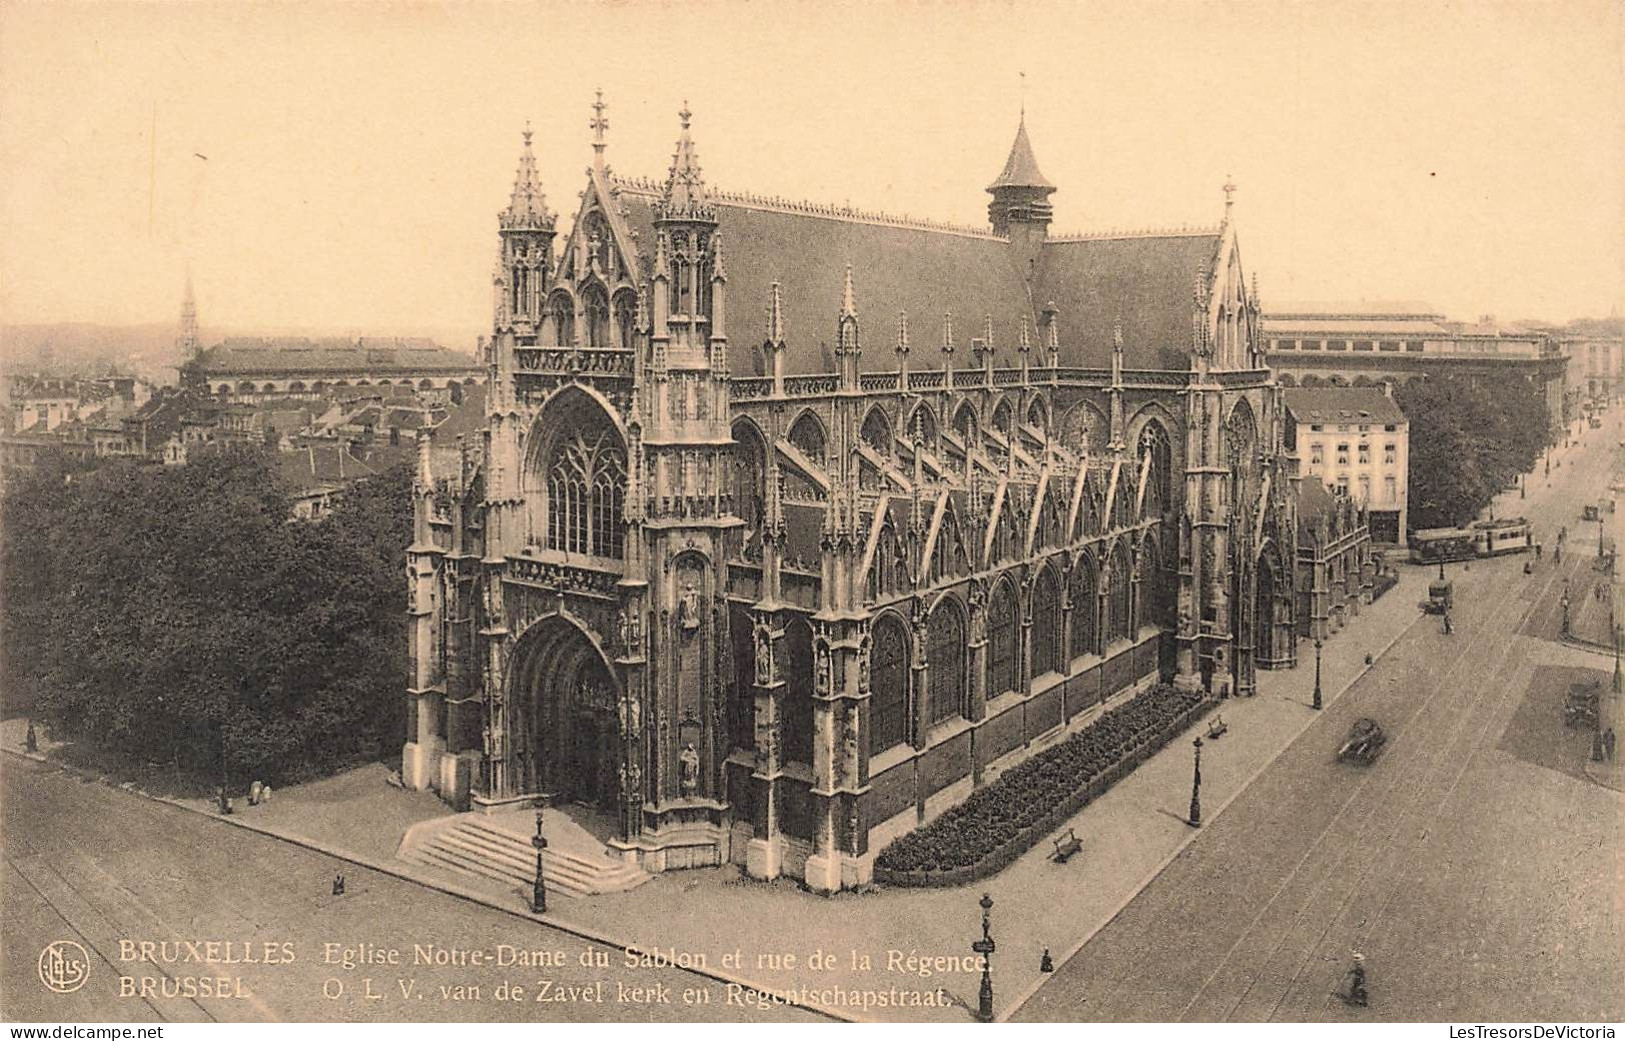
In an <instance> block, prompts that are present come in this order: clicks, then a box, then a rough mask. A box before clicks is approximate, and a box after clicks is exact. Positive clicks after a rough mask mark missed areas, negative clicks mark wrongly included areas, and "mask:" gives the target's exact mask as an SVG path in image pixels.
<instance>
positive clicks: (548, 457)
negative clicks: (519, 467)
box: [526, 395, 627, 558]
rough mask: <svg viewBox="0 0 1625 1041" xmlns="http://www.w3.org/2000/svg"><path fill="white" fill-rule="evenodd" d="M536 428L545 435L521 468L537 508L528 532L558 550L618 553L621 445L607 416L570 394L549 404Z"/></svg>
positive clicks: (621, 503)
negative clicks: (531, 458) (527, 465)
mask: <svg viewBox="0 0 1625 1041" xmlns="http://www.w3.org/2000/svg"><path fill="white" fill-rule="evenodd" d="M537 429H538V430H539V431H544V432H545V433H544V434H543V435H542V436H544V437H546V440H544V441H543V442H542V443H541V445H540V447H539V448H538V450H537V451H538V453H539V454H538V456H537V457H535V462H534V463H533V464H531V468H529V469H528V470H527V473H528V474H530V475H531V476H529V477H527V478H526V480H527V481H528V482H531V483H530V484H529V487H528V489H527V490H528V491H529V492H530V493H531V495H532V502H533V503H534V504H535V506H536V508H537V509H538V510H539V511H542V512H538V513H536V514H533V515H532V522H533V527H532V532H533V536H532V537H533V538H535V539H536V540H537V541H540V542H543V543H544V544H545V545H546V547H547V548H548V549H554V550H558V551H560V552H563V553H581V554H585V555H587V556H595V557H612V558H619V557H621V556H622V555H623V554H624V552H625V537H626V536H625V529H624V528H623V527H622V524H621V520H622V515H623V512H624V507H625V496H626V479H627V477H626V449H625V447H624V446H623V445H622V444H621V440H620V435H619V434H618V433H617V432H616V430H615V428H614V426H613V425H612V424H611V423H610V421H609V418H608V417H607V416H606V415H605V414H604V412H603V410H602V409H601V408H599V407H598V405H597V404H596V403H594V402H592V401H590V400H588V399H587V398H586V397H585V396H584V395H575V396H570V397H567V398H565V399H561V400H559V401H557V402H556V403H555V404H554V405H552V406H550V407H549V409H548V410H547V411H546V412H545V413H544V415H543V417H542V418H541V419H539V420H538V423H537ZM549 435H550V436H549ZM544 490H545V495H543V494H541V493H542V492H543V491H544ZM544 515H545V524H544V523H543V516H544Z"/></svg>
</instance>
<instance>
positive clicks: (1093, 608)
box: [1072, 553, 1100, 658]
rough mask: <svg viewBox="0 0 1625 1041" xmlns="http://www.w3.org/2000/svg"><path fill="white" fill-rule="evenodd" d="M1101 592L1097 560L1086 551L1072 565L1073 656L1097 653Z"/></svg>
mask: <svg viewBox="0 0 1625 1041" xmlns="http://www.w3.org/2000/svg"><path fill="white" fill-rule="evenodd" d="M1099 592H1100V586H1099V576H1098V575H1096V573H1095V560H1094V558H1093V557H1092V556H1090V555H1089V554H1087V553H1085V554H1084V555H1083V556H1081V557H1079V558H1078V562H1077V563H1076V564H1074V565H1073V567H1072V656H1073V657H1074V658H1081V657H1083V656H1084V655H1086V654H1094V653H1095V615H1096V613H1097V612H1098V611H1099V610H1100V605H1099V603H1097V600H1098V594H1099Z"/></svg>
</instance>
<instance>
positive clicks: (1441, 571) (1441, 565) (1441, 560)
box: [1439, 557, 1444, 582]
mask: <svg viewBox="0 0 1625 1041" xmlns="http://www.w3.org/2000/svg"><path fill="white" fill-rule="evenodd" d="M1439 581H1441V582H1443V581H1444V558H1443V557H1440V558H1439Z"/></svg>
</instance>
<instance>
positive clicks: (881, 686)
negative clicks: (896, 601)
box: [869, 616, 910, 755]
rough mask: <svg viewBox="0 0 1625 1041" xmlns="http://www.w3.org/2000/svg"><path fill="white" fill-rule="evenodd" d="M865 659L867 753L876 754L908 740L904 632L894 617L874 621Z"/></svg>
mask: <svg viewBox="0 0 1625 1041" xmlns="http://www.w3.org/2000/svg"><path fill="white" fill-rule="evenodd" d="M874 641H875V642H874V649H873V651H872V652H871V655H870V660H869V690H870V691H871V695H870V701H869V706H870V708H869V754H870V755H877V754H879V753H881V752H884V751H885V750H886V749H888V748H892V747H894V746H896V745H900V744H902V743H903V742H904V741H907V740H908V731H909V725H908V721H909V696H908V688H909V678H910V669H909V660H908V657H909V656H908V633H907V632H906V631H905V629H904V627H903V623H901V622H899V621H898V620H897V619H896V618H894V617H890V616H887V617H884V618H882V619H881V620H880V621H879V622H878V623H877V624H876V625H875V635H874Z"/></svg>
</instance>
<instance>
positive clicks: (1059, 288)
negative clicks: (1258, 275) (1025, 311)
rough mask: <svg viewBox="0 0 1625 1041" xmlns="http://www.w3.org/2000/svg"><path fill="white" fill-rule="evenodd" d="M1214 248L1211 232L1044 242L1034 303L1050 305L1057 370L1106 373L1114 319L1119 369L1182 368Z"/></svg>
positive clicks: (1216, 237)
mask: <svg viewBox="0 0 1625 1041" xmlns="http://www.w3.org/2000/svg"><path fill="white" fill-rule="evenodd" d="M1219 242H1220V235H1219V232H1218V231H1217V230H1213V231H1206V232H1198V233H1192V234H1158V235H1131V236H1122V237H1116V238H1113V237H1104V236H1103V237H1099V238H1092V237H1082V236H1080V237H1078V238H1075V239H1069V238H1063V239H1060V240H1050V241H1048V242H1046V243H1044V248H1043V251H1042V252H1041V253H1040V255H1039V261H1038V277H1037V279H1036V281H1035V284H1034V286H1033V302H1034V304H1035V305H1036V306H1037V307H1040V308H1042V307H1044V306H1045V305H1046V304H1048V303H1049V302H1051V301H1053V302H1054V304H1055V307H1056V310H1057V312H1058V314H1057V316H1056V322H1057V323H1058V325H1059V339H1060V343H1061V364H1062V365H1063V366H1065V365H1074V366H1081V367H1085V368H1107V367H1109V366H1110V365H1111V360H1112V328H1113V325H1114V323H1115V322H1116V321H1117V320H1118V319H1119V318H1121V320H1122V323H1123V365H1124V367H1125V368H1129V369H1173V370H1178V371H1184V370H1186V369H1189V368H1190V349H1191V309H1192V306H1193V301H1192V294H1193V292H1194V290H1195V287H1196V275H1197V273H1198V272H1201V271H1207V272H1211V271H1212V268H1213V265H1214V262H1215V260H1216V259H1217V257H1218V253H1219Z"/></svg>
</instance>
